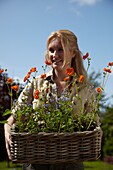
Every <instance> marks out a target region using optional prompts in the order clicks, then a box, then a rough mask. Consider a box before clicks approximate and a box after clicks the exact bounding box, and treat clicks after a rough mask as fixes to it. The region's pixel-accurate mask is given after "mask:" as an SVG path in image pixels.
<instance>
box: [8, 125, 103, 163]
mask: <svg viewBox="0 0 113 170" xmlns="http://www.w3.org/2000/svg"><path fill="white" fill-rule="evenodd" d="M11 140H12V144H11V156H12V161H13V162H15V163H26V162H29V163H35V164H38V163H43V164H53V163H64V162H66V163H67V162H68V163H72V162H77V161H79V162H80V161H87V160H97V159H98V158H99V157H100V151H101V136H100V127H97V128H96V129H95V130H93V131H84V132H74V133H44V132H43V133H41V132H40V133H37V134H30V133H14V132H11Z"/></svg>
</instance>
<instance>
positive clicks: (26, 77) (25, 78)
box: [24, 74, 30, 82]
mask: <svg viewBox="0 0 113 170" xmlns="http://www.w3.org/2000/svg"><path fill="white" fill-rule="evenodd" d="M29 77H30V75H29V74H27V75H26V76H25V77H24V82H25V81H26V80H28V78H29Z"/></svg>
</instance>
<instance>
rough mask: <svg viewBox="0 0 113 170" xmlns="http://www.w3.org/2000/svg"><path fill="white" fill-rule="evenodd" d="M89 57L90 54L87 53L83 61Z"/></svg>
mask: <svg viewBox="0 0 113 170" xmlns="http://www.w3.org/2000/svg"><path fill="white" fill-rule="evenodd" d="M88 57H89V53H88V52H87V53H86V54H85V55H84V56H83V59H84V60H85V59H86V58H88Z"/></svg>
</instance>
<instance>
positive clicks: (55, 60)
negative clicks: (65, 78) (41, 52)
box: [48, 38, 72, 70]
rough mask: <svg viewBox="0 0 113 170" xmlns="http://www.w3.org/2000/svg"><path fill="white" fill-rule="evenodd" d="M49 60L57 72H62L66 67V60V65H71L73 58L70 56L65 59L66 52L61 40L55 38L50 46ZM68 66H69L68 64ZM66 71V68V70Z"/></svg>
mask: <svg viewBox="0 0 113 170" xmlns="http://www.w3.org/2000/svg"><path fill="white" fill-rule="evenodd" d="M48 54H49V59H50V61H51V62H52V67H53V68H54V69H57V70H62V69H63V65H64V60H66V63H67V62H68V63H71V60H72V57H71V56H70V53H69V56H68V58H67V59H66V56H65V58H64V50H63V47H62V44H61V41H60V39H59V38H54V39H53V40H52V41H51V42H50V44H49V46H48ZM67 65H68V64H67ZM67 67H69V66H67ZM65 69H66V68H65Z"/></svg>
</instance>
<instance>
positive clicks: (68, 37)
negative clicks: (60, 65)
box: [46, 30, 87, 77]
mask: <svg viewBox="0 0 113 170" xmlns="http://www.w3.org/2000/svg"><path fill="white" fill-rule="evenodd" d="M57 37H58V38H59V39H60V41H61V44H62V47H63V50H64V60H65V61H66V57H65V56H66V53H67V49H69V50H70V51H72V52H73V54H74V57H73V59H72V62H71V67H73V68H74V70H75V72H76V74H77V76H78V77H79V76H80V75H84V76H85V77H87V76H86V71H85V68H84V65H83V59H82V53H81V51H80V50H79V47H78V42H77V37H76V36H75V34H74V33H73V32H71V31H69V30H58V31H55V32H52V33H51V35H50V36H49V37H48V39H47V46H46V47H47V50H46V59H47V60H48V59H49V56H48V46H49V44H50V42H51V41H52V40H53V39H54V38H57ZM65 61H64V62H65Z"/></svg>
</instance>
